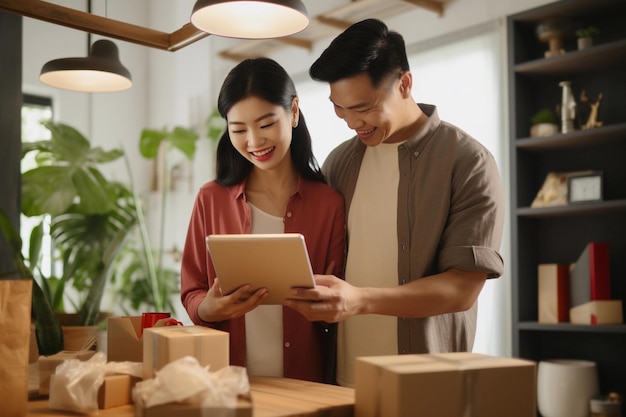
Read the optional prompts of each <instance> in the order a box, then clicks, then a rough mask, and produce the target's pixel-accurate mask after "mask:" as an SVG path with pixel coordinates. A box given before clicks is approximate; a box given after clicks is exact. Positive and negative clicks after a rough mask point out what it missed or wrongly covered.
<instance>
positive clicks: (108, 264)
mask: <svg viewBox="0 0 626 417" xmlns="http://www.w3.org/2000/svg"><path fill="white" fill-rule="evenodd" d="M44 125H45V126H46V127H47V128H48V129H49V130H50V131H51V133H52V138H51V139H50V140H44V141H39V142H32V143H25V144H24V148H23V155H26V154H27V153H29V152H33V151H36V152H37V163H38V164H37V166H36V167H35V168H33V169H31V170H29V171H27V172H25V173H23V174H22V213H23V214H24V215H26V216H40V215H45V214H47V215H49V216H50V223H51V226H50V234H51V238H52V241H53V244H54V248H55V252H56V254H57V259H58V260H59V261H60V262H61V264H62V274H61V275H60V276H58V277H45V276H43V274H41V271H40V270H39V269H37V271H38V273H37V274H36V279H38V280H39V283H40V285H41V287H42V289H43V291H44V293H45V294H46V295H47V297H48V300H49V302H50V304H51V306H52V307H53V308H55V309H56V311H57V312H62V311H66V308H65V304H64V298H67V297H64V294H68V293H69V292H70V291H67V290H68V288H69V286H71V288H73V289H74V290H75V293H76V294H77V299H70V301H69V302H70V303H71V304H73V305H72V307H73V309H74V310H75V313H76V314H75V315H74V317H75V318H76V321H75V322H74V323H72V324H74V325H77V326H95V325H96V324H97V323H98V321H99V319H100V313H101V311H100V307H101V302H102V298H103V294H104V291H105V284H106V282H107V281H108V278H109V276H110V273H111V268H112V266H113V264H114V260H115V258H116V256H117V254H118V252H119V250H120V248H121V247H122V244H123V243H124V241H125V239H126V237H127V235H128V231H129V230H131V229H132V227H133V225H135V224H136V222H137V218H136V215H135V208H134V200H133V198H132V197H133V196H132V192H131V191H130V190H129V189H128V187H126V186H125V185H123V184H122V183H119V182H115V181H109V180H108V179H107V178H106V177H105V175H104V174H103V173H102V172H101V171H100V169H99V165H100V164H102V163H107V162H111V161H114V160H116V159H118V158H120V157H121V156H122V155H123V152H122V151H121V150H117V149H114V150H111V151H104V150H103V149H101V148H99V147H96V148H92V147H91V145H90V143H89V141H88V140H87V139H86V138H85V137H84V136H83V135H82V134H81V133H80V132H78V131H77V130H76V129H74V128H73V127H71V126H68V125H65V124H61V123H53V122H44ZM33 234H35V235H36V234H38V232H37V228H35V230H34V231H33ZM32 240H33V241H36V239H32ZM30 262H31V264H36V262H37V259H30Z"/></svg>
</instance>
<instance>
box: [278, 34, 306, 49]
mask: <svg viewBox="0 0 626 417" xmlns="http://www.w3.org/2000/svg"><path fill="white" fill-rule="evenodd" d="M274 40H275V41H276V42H282V43H285V44H287V45H291V46H297V47H298V48H304V49H308V50H309V51H310V50H311V49H313V42H312V41H309V40H306V39H300V38H295V37H292V36H284V37H281V38H275V39H274Z"/></svg>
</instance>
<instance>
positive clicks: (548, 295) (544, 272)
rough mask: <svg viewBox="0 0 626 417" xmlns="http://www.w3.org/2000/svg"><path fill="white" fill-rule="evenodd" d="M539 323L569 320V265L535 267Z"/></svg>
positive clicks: (540, 265) (541, 265)
mask: <svg viewBox="0 0 626 417" xmlns="http://www.w3.org/2000/svg"><path fill="white" fill-rule="evenodd" d="M537 288H538V310H539V311H538V316H539V323H563V322H567V321H568V320H569V265H567V264H539V266H538V267H537Z"/></svg>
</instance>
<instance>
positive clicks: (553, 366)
mask: <svg viewBox="0 0 626 417" xmlns="http://www.w3.org/2000/svg"><path fill="white" fill-rule="evenodd" d="M598 392H599V386H598V374H597V370H596V364H595V362H590V361H583V360H572V359H555V360H546V361H541V362H539V366H538V367H537V406H538V408H539V413H540V414H541V415H542V417H589V412H590V407H589V404H590V401H591V399H592V398H594V397H596V396H597V395H598Z"/></svg>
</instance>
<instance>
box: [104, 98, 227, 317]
mask: <svg viewBox="0 0 626 417" xmlns="http://www.w3.org/2000/svg"><path fill="white" fill-rule="evenodd" d="M205 127H206V134H207V137H208V138H209V139H210V140H211V142H212V143H217V141H218V140H219V138H220V137H221V135H222V133H223V132H224V130H225V128H226V122H225V120H224V119H223V118H222V116H221V115H220V114H219V112H218V111H217V108H214V109H213V111H212V112H211V114H209V116H208V117H207V119H206V122H205ZM199 139H200V135H198V134H197V133H196V132H194V131H193V130H191V129H188V128H185V127H180V126H176V127H174V128H172V129H167V128H165V129H161V130H157V129H149V128H146V129H143V130H142V132H141V136H140V139H139V150H140V153H141V155H142V156H143V157H144V158H146V159H149V160H156V159H157V158H159V157H161V159H162V161H161V164H160V165H159V168H160V170H161V172H159V173H158V174H159V176H160V177H161V178H162V179H163V181H162V182H163V184H162V185H161V187H160V188H161V189H160V193H161V195H160V215H161V217H160V220H159V222H158V224H159V226H158V227H159V230H157V232H158V233H159V238H158V243H157V245H156V248H155V247H153V245H152V240H151V239H150V236H149V233H148V230H147V229H148V228H147V225H146V220H145V215H144V212H143V203H142V199H141V198H140V196H139V195H138V194H137V193H136V192H135V191H134V190H133V193H134V199H135V209H136V210H137V220H138V227H137V228H135V230H134V231H133V234H132V236H131V237H130V238H129V239H128V241H127V244H126V245H125V246H124V247H123V249H122V252H121V254H120V256H119V257H118V259H117V265H116V267H115V271H114V274H113V277H112V281H113V283H114V289H113V291H114V296H115V298H116V300H117V301H118V302H117V304H116V305H117V306H119V308H121V309H122V310H123V311H124V313H125V314H127V315H131V314H134V313H137V312H139V311H148V310H151V311H173V310H174V306H173V303H172V299H171V296H172V295H173V294H176V293H178V292H179V278H180V270H179V268H176V269H173V268H171V267H167V266H166V265H165V262H164V259H163V258H164V255H165V252H166V251H165V248H164V238H163V233H164V231H165V222H166V219H167V215H166V207H167V201H168V199H169V196H170V188H171V184H170V176H169V175H168V171H169V170H170V167H169V165H170V163H169V160H170V156H171V155H169V154H170V153H171V152H173V151H179V152H181V153H182V154H183V155H184V156H185V158H186V159H187V160H188V161H193V160H194V157H195V153H196V144H197V141H198V140H199ZM128 172H129V175H130V176H131V178H132V170H131V168H130V165H129V166H128ZM172 255H173V257H174V261H179V259H177V258H178V257H179V256H180V254H179V253H173V254H172Z"/></svg>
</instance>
